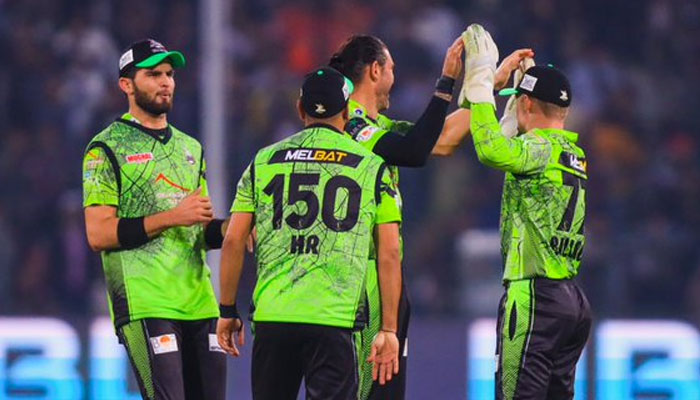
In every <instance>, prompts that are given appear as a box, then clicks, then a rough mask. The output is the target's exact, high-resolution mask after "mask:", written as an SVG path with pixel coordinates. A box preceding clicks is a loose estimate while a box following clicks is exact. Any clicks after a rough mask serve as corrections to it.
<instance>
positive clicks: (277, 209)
mask: <svg viewBox="0 0 700 400" xmlns="http://www.w3.org/2000/svg"><path fill="white" fill-rule="evenodd" d="M285 177H286V175H284V174H278V175H275V176H274V177H273V178H272V180H271V181H270V183H269V184H268V185H267V186H266V187H265V189H263V192H265V194H267V195H268V196H272V201H273V203H274V215H273V217H272V226H273V228H274V229H281V228H282V218H283V215H282V209H283V201H284V200H283V197H284V187H285ZM319 179H320V174H301V173H292V174H291V175H290V176H289V193H288V195H287V204H288V205H290V206H293V205H294V204H296V203H297V202H300V201H301V202H304V203H305V204H306V213H304V214H298V213H292V214H290V215H288V216H287V218H285V219H284V220H285V222H287V225H289V227H290V228H292V229H297V230H301V229H306V228H309V227H310V226H311V225H313V223H314V222H315V221H316V219H317V218H318V212H319V201H318V196H316V191H315V190H314V189H316V188H315V186H317V185H318V182H319ZM301 186H311V187H313V189H302V188H301ZM340 189H345V190H346V191H347V201H346V202H345V203H346V204H345V206H346V207H347V209H346V211H345V217H343V218H342V219H338V218H336V215H335V203H336V199H337V198H338V192H339V190H340ZM361 198H362V189H361V188H360V185H358V184H357V182H355V181H354V180H352V179H350V178H348V177H347V176H343V175H337V176H334V177H332V178H331V179H329V180H328V182H326V186H325V187H324V188H323V197H322V200H323V205H322V206H321V220H322V221H323V223H324V224H325V225H326V226H327V227H328V229H330V230H332V231H335V232H346V231H349V230H351V229H352V228H353V227H355V225H356V224H357V220H358V218H359V216H360V201H361Z"/></svg>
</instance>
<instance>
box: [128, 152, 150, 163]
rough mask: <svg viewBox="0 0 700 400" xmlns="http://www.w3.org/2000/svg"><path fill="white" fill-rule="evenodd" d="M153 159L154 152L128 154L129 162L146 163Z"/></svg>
mask: <svg viewBox="0 0 700 400" xmlns="http://www.w3.org/2000/svg"><path fill="white" fill-rule="evenodd" d="M152 160H153V153H138V154H129V155H128V156H126V162H127V164H145V163H147V162H149V161H152Z"/></svg>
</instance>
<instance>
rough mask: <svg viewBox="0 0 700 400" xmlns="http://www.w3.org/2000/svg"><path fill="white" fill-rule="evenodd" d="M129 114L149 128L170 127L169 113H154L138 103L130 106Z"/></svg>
mask: <svg viewBox="0 0 700 400" xmlns="http://www.w3.org/2000/svg"><path fill="white" fill-rule="evenodd" d="M129 114H131V116H132V117H134V118H135V119H136V120H137V121H138V123H139V124H141V126H143V127H144V128H148V129H165V128H167V127H168V114H167V113H163V114H160V115H153V114H151V113H149V112H147V111H145V110H144V109H142V108H141V107H139V106H137V105H135V104H134V105H131V106H130V107H129Z"/></svg>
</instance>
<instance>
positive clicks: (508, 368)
mask: <svg viewBox="0 0 700 400" xmlns="http://www.w3.org/2000/svg"><path fill="white" fill-rule="evenodd" d="M534 285H535V281H534V280H522V281H515V282H511V283H510V285H509V287H508V291H507V294H506V301H505V305H504V306H505V313H504V316H503V327H502V329H501V354H500V357H499V360H498V361H499V362H500V363H501V374H502V375H501V379H502V382H501V387H500V388H499V389H502V390H503V399H504V400H510V399H512V398H513V397H514V396H515V388H516V386H517V383H518V376H519V375H520V369H521V367H522V364H523V354H525V349H526V347H527V343H528V340H529V338H530V333H531V332H532V327H533V326H534V318H535V313H534V312H533V310H534V309H535V295H534Z"/></svg>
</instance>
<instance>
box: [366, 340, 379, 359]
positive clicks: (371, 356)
mask: <svg viewBox="0 0 700 400" xmlns="http://www.w3.org/2000/svg"><path fill="white" fill-rule="evenodd" d="M376 356H377V345H376V344H372V350H371V351H370V353H369V357H367V362H368V363H371V362H374V359H375V357H376Z"/></svg>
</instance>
